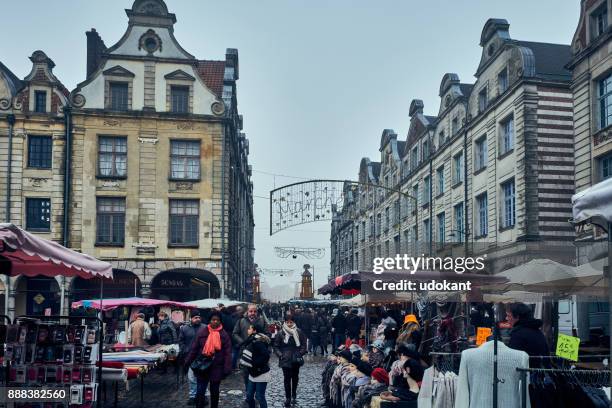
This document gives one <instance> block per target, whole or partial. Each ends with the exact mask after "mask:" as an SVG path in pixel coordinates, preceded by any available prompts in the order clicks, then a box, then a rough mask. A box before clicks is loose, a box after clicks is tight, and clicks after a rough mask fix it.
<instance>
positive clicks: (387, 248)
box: [385, 241, 391, 257]
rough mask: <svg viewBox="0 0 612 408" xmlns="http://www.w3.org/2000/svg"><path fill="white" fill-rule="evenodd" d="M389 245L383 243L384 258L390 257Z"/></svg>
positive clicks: (387, 242) (386, 242)
mask: <svg viewBox="0 0 612 408" xmlns="http://www.w3.org/2000/svg"><path fill="white" fill-rule="evenodd" d="M390 249H391V248H390V245H389V241H385V256H386V257H390V256H391V252H390Z"/></svg>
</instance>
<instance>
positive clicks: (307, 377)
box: [104, 355, 325, 408]
mask: <svg viewBox="0 0 612 408" xmlns="http://www.w3.org/2000/svg"><path fill="white" fill-rule="evenodd" d="M304 362H305V364H304V366H303V367H302V368H301V370H300V381H299V383H298V398H297V404H296V405H295V406H294V407H295V408H317V407H319V405H320V404H321V402H322V395H321V373H322V372H323V367H324V366H325V359H324V358H323V357H320V356H311V355H306V356H305V358H304ZM270 367H271V368H272V381H271V382H270V383H268V388H267V390H266V399H267V401H268V406H269V407H270V408H282V407H283V404H284V402H285V391H284V386H283V372H282V370H281V369H280V368H279V367H278V360H277V359H276V357H275V356H273V357H272V358H271V359H270ZM188 388H189V387H188V384H187V379H186V378H185V380H184V381H183V380H182V378H179V383H178V385H177V381H176V374H175V372H174V370H173V369H172V368H170V369H168V371H167V373H166V374H163V373H162V372H161V370H158V369H156V370H155V371H153V372H151V373H149V374H148V375H147V377H146V378H145V381H144V403H143V404H141V403H140V382H139V380H133V381H130V384H129V389H126V386H125V385H124V384H119V385H118V390H117V407H118V408H136V407H137V408H142V407H155V408H178V407H185V406H187V400H188ZM244 398H245V393H244V382H243V378H242V375H241V373H240V372H235V373H233V374H232V375H231V376H229V377H228V378H226V379H225V380H224V381H223V382H222V383H221V399H220V401H219V406H220V407H221V408H241V407H242V403H243V401H244ZM114 406H115V405H114V388H113V385H112V384H110V383H109V384H107V385H106V402H105V403H104V407H105V408H111V407H114ZM209 407H210V405H209Z"/></svg>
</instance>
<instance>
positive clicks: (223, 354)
mask: <svg viewBox="0 0 612 408" xmlns="http://www.w3.org/2000/svg"><path fill="white" fill-rule="evenodd" d="M221 317H222V316H221V313H219V312H218V311H214V312H212V313H211V314H210V316H209V319H210V322H209V323H208V325H206V326H202V327H201V328H200V330H199V331H198V334H197V335H196V338H195V340H194V341H193V344H192V345H191V351H190V352H189V354H188V355H187V358H186V360H185V364H186V365H189V364H191V363H192V362H193V361H194V360H195V359H196V357H197V356H198V355H199V354H203V355H205V356H208V357H211V358H212V364H211V366H210V368H209V369H208V370H207V371H206V372H205V373H204V374H201V375H199V374H196V378H197V383H198V386H197V393H196V406H197V407H198V408H201V407H204V400H205V394H206V389H207V388H208V386H209V384H210V408H218V407H219V389H220V386H221V381H222V380H223V379H224V378H225V377H227V376H228V375H230V374H231V372H232V342H231V340H230V338H229V336H228V334H227V333H226V332H225V331H224V330H223V325H222V324H221Z"/></svg>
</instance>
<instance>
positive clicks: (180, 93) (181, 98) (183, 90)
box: [170, 86, 189, 113]
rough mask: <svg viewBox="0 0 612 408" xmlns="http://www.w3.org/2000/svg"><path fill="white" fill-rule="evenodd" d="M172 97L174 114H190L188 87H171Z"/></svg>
mask: <svg viewBox="0 0 612 408" xmlns="http://www.w3.org/2000/svg"><path fill="white" fill-rule="evenodd" d="M170 95H171V100H172V112H174V113H188V112H189V87H188V86H171V87H170Z"/></svg>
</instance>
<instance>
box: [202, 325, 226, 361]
mask: <svg viewBox="0 0 612 408" xmlns="http://www.w3.org/2000/svg"><path fill="white" fill-rule="evenodd" d="M221 330H223V325H222V324H220V325H219V327H217V328H216V329H213V328H212V327H210V324H209V325H208V338H207V339H206V344H204V348H203V349H202V354H204V355H205V356H212V355H214V354H215V353H216V352H217V351H220V350H221Z"/></svg>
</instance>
